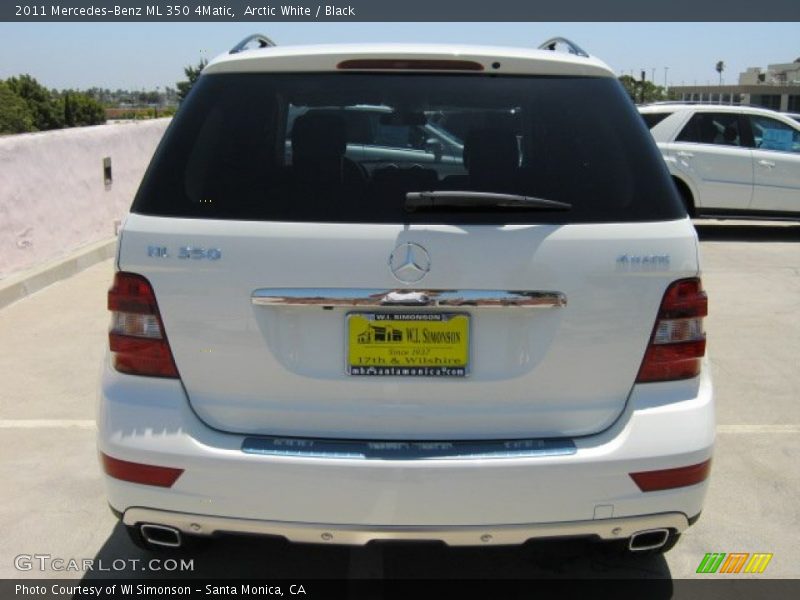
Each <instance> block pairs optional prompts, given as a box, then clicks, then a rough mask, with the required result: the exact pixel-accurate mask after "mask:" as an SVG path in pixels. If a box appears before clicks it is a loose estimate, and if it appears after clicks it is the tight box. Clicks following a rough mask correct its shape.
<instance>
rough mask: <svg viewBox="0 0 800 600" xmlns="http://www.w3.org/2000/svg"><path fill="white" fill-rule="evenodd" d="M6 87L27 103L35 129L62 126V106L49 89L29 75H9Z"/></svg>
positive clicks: (42, 129)
mask: <svg viewBox="0 0 800 600" xmlns="http://www.w3.org/2000/svg"><path fill="white" fill-rule="evenodd" d="M6 83H7V84H8V87H9V88H11V90H12V91H13V92H14V93H15V94H16V95H17V96H19V97H20V98H22V99H23V100H24V101H25V103H26V104H27V105H28V109H29V110H30V112H31V115H32V116H33V126H34V128H35V129H36V130H39V131H45V130H47V129H58V128H59V127H63V126H64V108H63V105H62V103H61V101H60V100H59V99H58V98H57V97H55V96H54V95H53V94H52V93H51V92H50V90H48V89H47V88H46V87H44V86H43V85H41V84H40V83H39V82H38V81H36V80H35V79H34V78H33V77H31V76H30V75H27V74H26V75H20V76H19V77H11V78H10V79H8V80H7V81H6Z"/></svg>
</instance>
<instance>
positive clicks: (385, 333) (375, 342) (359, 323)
mask: <svg viewBox="0 0 800 600" xmlns="http://www.w3.org/2000/svg"><path fill="white" fill-rule="evenodd" d="M347 372H348V373H349V374H350V375H362V376H370V375H372V376H381V375H384V376H387V375H388V376H395V377H464V376H465V375H467V373H468V372H469V315H467V314H463V313H433V314H426V313H350V314H349V315H347Z"/></svg>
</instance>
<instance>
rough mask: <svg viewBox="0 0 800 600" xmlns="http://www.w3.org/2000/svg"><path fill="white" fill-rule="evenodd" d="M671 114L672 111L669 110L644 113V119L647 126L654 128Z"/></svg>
mask: <svg viewBox="0 0 800 600" xmlns="http://www.w3.org/2000/svg"><path fill="white" fill-rule="evenodd" d="M671 114H672V113H668V112H660V113H644V114H642V119H643V120H644V123H645V125H647V128H648V129H652V128H653V127H655V126H656V125H658V124H659V123H661V121H663V120H664V119H666V118H667V117H668V116H670V115H671Z"/></svg>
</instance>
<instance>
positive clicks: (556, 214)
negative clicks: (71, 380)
mask: <svg viewBox="0 0 800 600" xmlns="http://www.w3.org/2000/svg"><path fill="white" fill-rule="evenodd" d="M587 98H591V102H588V101H587ZM438 190H445V191H465V192H472V191H479V192H493V193H507V194H518V195H525V196H534V197H538V198H544V199H549V200H555V201H560V202H563V203H568V204H571V205H572V209H571V210H570V211H555V210H552V211H547V210H541V209H538V210H531V209H530V208H516V209H511V210H509V209H492V208H487V207H481V208H474V209H463V208H461V209H454V208H452V207H447V208H441V209H438V210H436V211H433V210H431V211H428V210H426V211H419V212H416V213H413V212H408V211H407V210H406V207H405V199H406V194H407V193H409V192H420V191H438ZM132 210H133V211H134V212H138V213H141V214H150V215H169V216H181V217H194V218H214V219H245V220H274V221H298V222H349V223H404V222H410V223H414V222H425V223H430V222H439V223H467V224H468V223H479V224H501V223H529V222H552V223H564V222H575V223H580V222H625V221H649V220H666V219H677V218H681V217H682V216H684V211H683V209H682V208H681V204H680V199H679V198H678V197H677V195H676V193H675V190H674V186H673V185H672V184H671V183H670V181H669V174H668V172H667V170H666V168H665V165H664V164H663V159H662V158H661V155H660V153H659V152H658V149H657V148H656V146H655V143H654V142H653V139H652V137H651V136H650V135H648V134H647V129H646V128H645V127H644V125H643V124H642V121H641V118H640V117H639V116H638V113H637V111H636V109H635V108H634V107H633V106H632V105H631V104H630V102H628V100H627V97H626V96H625V92H624V90H623V88H622V87H621V86H620V85H619V83H618V82H617V81H616V80H614V79H612V78H596V77H563V76H561V77H555V76H491V77H483V76H475V75H468V76H466V75H456V74H378V73H348V74H341V73H274V74H271V73H231V74H214V75H206V76H203V77H201V78H200V80H199V81H198V82H197V83H196V85H195V87H194V88H193V90H192V94H191V95H190V97H189V98H187V100H186V101H185V103H184V105H183V106H181V109H180V110H179V111H178V114H177V115H176V117H175V119H174V122H173V123H172V125H171V126H170V129H169V131H168V132H167V134H166V135H165V137H164V139H163V141H162V143H161V145H160V146H159V149H158V150H157V153H156V155H155V157H154V160H153V162H152V166H151V168H150V169H148V172H147V174H146V176H145V178H144V180H143V182H142V186H141V187H140V189H139V192H138V194H137V196H136V199H135V201H134V204H133V207H132Z"/></svg>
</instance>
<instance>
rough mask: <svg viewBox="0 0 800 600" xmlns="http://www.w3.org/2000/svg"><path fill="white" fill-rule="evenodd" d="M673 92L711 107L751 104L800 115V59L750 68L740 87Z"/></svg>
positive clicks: (677, 89) (689, 87)
mask: <svg viewBox="0 0 800 600" xmlns="http://www.w3.org/2000/svg"><path fill="white" fill-rule="evenodd" d="M670 92H672V94H673V95H674V97H675V98H676V99H678V100H685V101H692V102H709V103H711V104H749V105H752V106H763V107H765V108H771V109H772V110H780V111H784V112H800V58H798V59H796V60H795V61H794V62H791V63H779V64H774V65H768V66H767V68H766V70H762V69H761V68H760V67H750V68H748V69H747V70H746V71H745V72H744V73H740V74H739V83H738V84H737V85H681V86H673V87H671V88H670Z"/></svg>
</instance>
